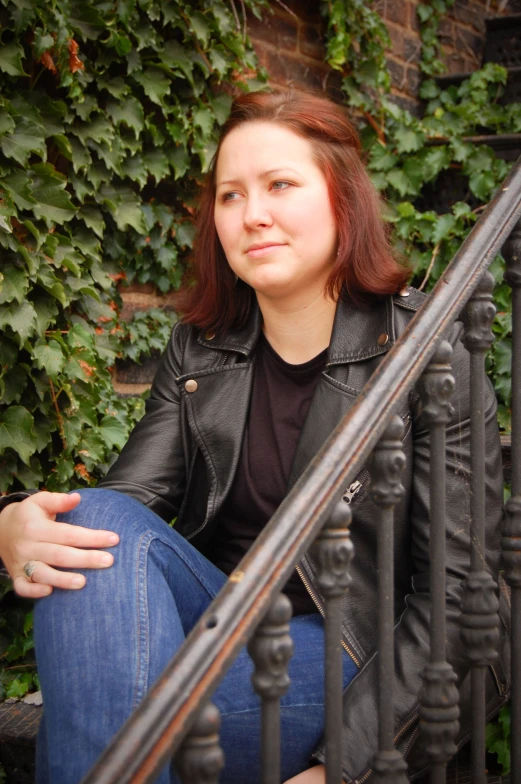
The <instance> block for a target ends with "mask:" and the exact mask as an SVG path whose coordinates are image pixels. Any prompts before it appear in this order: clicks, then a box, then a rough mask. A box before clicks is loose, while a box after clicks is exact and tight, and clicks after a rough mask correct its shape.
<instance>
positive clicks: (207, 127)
mask: <svg viewBox="0 0 521 784" xmlns="http://www.w3.org/2000/svg"><path fill="white" fill-rule="evenodd" d="M193 118H194V125H195V126H196V127H198V128H200V129H201V130H202V132H203V134H204V136H209V135H210V133H211V132H212V128H213V114H212V112H211V111H210V109H208V107H207V106H201V107H199V108H198V109H196V110H195V112H194V115H193Z"/></svg>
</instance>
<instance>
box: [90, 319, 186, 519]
mask: <svg viewBox="0 0 521 784" xmlns="http://www.w3.org/2000/svg"><path fill="white" fill-rule="evenodd" d="M186 329H187V328H186V327H183V325H181V324H176V325H175V327H174V329H173V331H172V336H171V338H170V342H169V345H168V347H167V349H166V351H165V353H164V355H163V357H162V360H161V364H160V366H159V369H158V371H157V373H156V376H155V378H154V382H153V384H152V389H151V391H150V397H149V398H148V400H147V402H146V407H145V415H144V417H143V419H141V421H140V422H138V424H137V425H136V427H135V428H134V429H133V431H132V433H131V434H130V437H129V440H128V441H127V443H126V444H125V446H124V447H123V450H122V451H121V454H120V455H119V457H118V459H117V460H116V462H115V463H114V465H113V466H112V467H111V468H110V470H109V472H108V473H107V475H106V476H105V477H104V478H103V479H102V480H101V481H100V482H98V487H104V488H107V489H109V490H118V491H119V492H121V493H126V494H127V495H131V496H133V497H134V498H136V499H137V500H138V501H141V503H143V504H145V505H146V506H148V507H150V508H151V509H152V510H153V511H154V512H156V514H158V515H159V516H160V517H162V518H163V519H164V520H166V521H167V522H170V521H171V520H172V519H173V518H174V517H176V516H177V513H178V511H179V506H180V503H181V501H182V498H183V494H184V487H185V474H186V466H185V455H184V452H183V447H182V437H181V436H182V433H181V416H180V413H181V405H182V403H181V396H180V393H179V389H178V387H177V384H176V378H177V377H178V376H179V375H181V365H182V355H183V341H182V336H183V330H186Z"/></svg>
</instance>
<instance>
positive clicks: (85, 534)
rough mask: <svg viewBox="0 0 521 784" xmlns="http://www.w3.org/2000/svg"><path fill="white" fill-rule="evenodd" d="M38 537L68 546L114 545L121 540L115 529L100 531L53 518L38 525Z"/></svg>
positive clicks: (99, 546) (98, 546) (41, 539)
mask: <svg viewBox="0 0 521 784" xmlns="http://www.w3.org/2000/svg"><path fill="white" fill-rule="evenodd" d="M38 539H39V540H40V542H52V543H54V544H61V545H66V546H68V547H97V548H101V547H114V545H116V544H117V543H118V542H119V536H118V535H117V534H116V533H114V532H113V531H98V530H96V529H93V528H84V527H83V526H81V525H70V524H69V523H55V522H54V521H52V520H50V521H47V523H46V524H45V525H41V524H40V525H38ZM42 560H46V559H45V558H44V559H42Z"/></svg>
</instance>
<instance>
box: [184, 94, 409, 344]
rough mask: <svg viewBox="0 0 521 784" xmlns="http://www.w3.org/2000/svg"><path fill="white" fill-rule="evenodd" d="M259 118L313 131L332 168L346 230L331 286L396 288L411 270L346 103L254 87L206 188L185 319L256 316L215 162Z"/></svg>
mask: <svg viewBox="0 0 521 784" xmlns="http://www.w3.org/2000/svg"><path fill="white" fill-rule="evenodd" d="M259 121H262V122H272V123H277V125H281V126H283V127H285V128H288V129H289V130H291V131H293V132H294V133H296V134H297V135H298V136H301V137H303V138H304V139H307V140H308V141H309V142H310V144H311V146H312V148H313V153H314V157H315V161H316V163H317V165H318V166H319V167H320V169H321V171H322V172H323V174H324V176H325V179H326V183H327V188H328V192H329V199H330V202H331V208H332V210H333V215H334V218H335V221H336V227H337V232H338V253H337V256H336V258H335V260H334V262H333V266H332V269H331V274H330V275H329V278H328V280H327V283H326V293H327V294H328V295H329V296H330V297H332V298H334V299H337V298H338V297H340V296H342V295H344V294H345V293H347V295H348V296H349V298H350V299H351V301H352V302H353V303H354V304H355V305H358V306H363V305H368V304H370V303H371V301H372V300H374V299H375V298H381V297H383V296H386V295H389V294H394V293H396V292H397V291H398V290H399V289H400V288H401V287H402V286H403V285H404V284H405V283H406V281H407V279H408V277H409V275H410V270H409V269H408V268H407V267H406V266H405V265H404V264H402V263H400V262H399V261H398V260H397V258H396V255H395V253H394V251H393V249H392V247H391V245H390V242H389V238H388V232H387V230H386V226H385V224H384V222H383V219H382V201H381V199H380V197H379V195H378V193H377V191H376V190H375V188H374V186H373V184H372V183H371V181H370V179H369V176H368V174H367V172H366V170H365V167H364V165H363V163H362V161H361V159H360V153H361V147H360V140H359V138H358V135H357V132H356V130H355V128H354V126H353V125H352V123H351V122H350V121H349V119H348V118H347V116H346V113H345V111H344V109H343V108H342V107H340V106H338V105H337V104H334V103H333V102H332V101H330V100H328V99H327V98H323V97H319V96H317V95H314V94H312V93H307V92H303V91H300V90H294V89H291V90H273V91H271V92H254V93H249V94H246V95H241V96H240V97H238V98H236V99H235V100H234V102H233V104H232V108H231V113H230V116H229V117H228V120H227V121H226V123H225V124H224V126H223V128H222V131H221V137H220V141H219V144H218V146H217V151H216V153H215V156H214V158H213V161H212V164H211V166H210V169H209V171H208V175H207V177H206V182H205V184H204V187H203V189H202V193H201V198H200V203H199V210H198V214H197V222H196V234H195V241H194V253H193V265H192V272H193V278H194V282H193V283H192V284H191V285H187V286H185V287H184V288H183V289H182V290H181V291H180V292H179V293H178V294H177V296H176V303H175V304H176V307H177V309H178V311H179V312H180V313H181V314H182V316H183V320H184V321H186V322H188V323H190V324H194V325H196V326H198V327H201V328H210V329H212V330H214V331H216V332H223V331H225V330H226V329H229V328H230V327H240V326H242V325H243V324H244V323H245V321H246V319H247V318H248V315H249V312H250V308H251V305H252V302H253V300H254V293H253V290H252V289H251V287H250V286H248V285H247V284H245V283H243V281H238V282H236V279H235V275H234V273H233V272H232V270H231V269H230V267H229V265H228V262H227V260H226V256H225V254H224V251H223V249H222V246H221V243H220V241H219V238H218V236H217V231H216V229H215V223H214V202H215V191H216V187H215V170H216V165H217V160H218V157H219V151H220V149H221V145H222V143H223V140H224V139H225V138H226V137H227V136H228V134H229V133H231V131H233V130H234V129H235V128H237V127H239V126H240V125H243V124H245V123H249V122H259Z"/></svg>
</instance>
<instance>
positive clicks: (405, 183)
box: [387, 169, 409, 196]
mask: <svg viewBox="0 0 521 784" xmlns="http://www.w3.org/2000/svg"><path fill="white" fill-rule="evenodd" d="M387 179H388V181H389V182H390V184H391V185H392V186H393V188H395V189H396V190H397V191H398V193H399V194H400V196H405V194H406V193H409V179H408V178H407V177H406V175H405V173H404V172H403V171H402V170H401V169H391V171H390V172H388V174H387Z"/></svg>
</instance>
